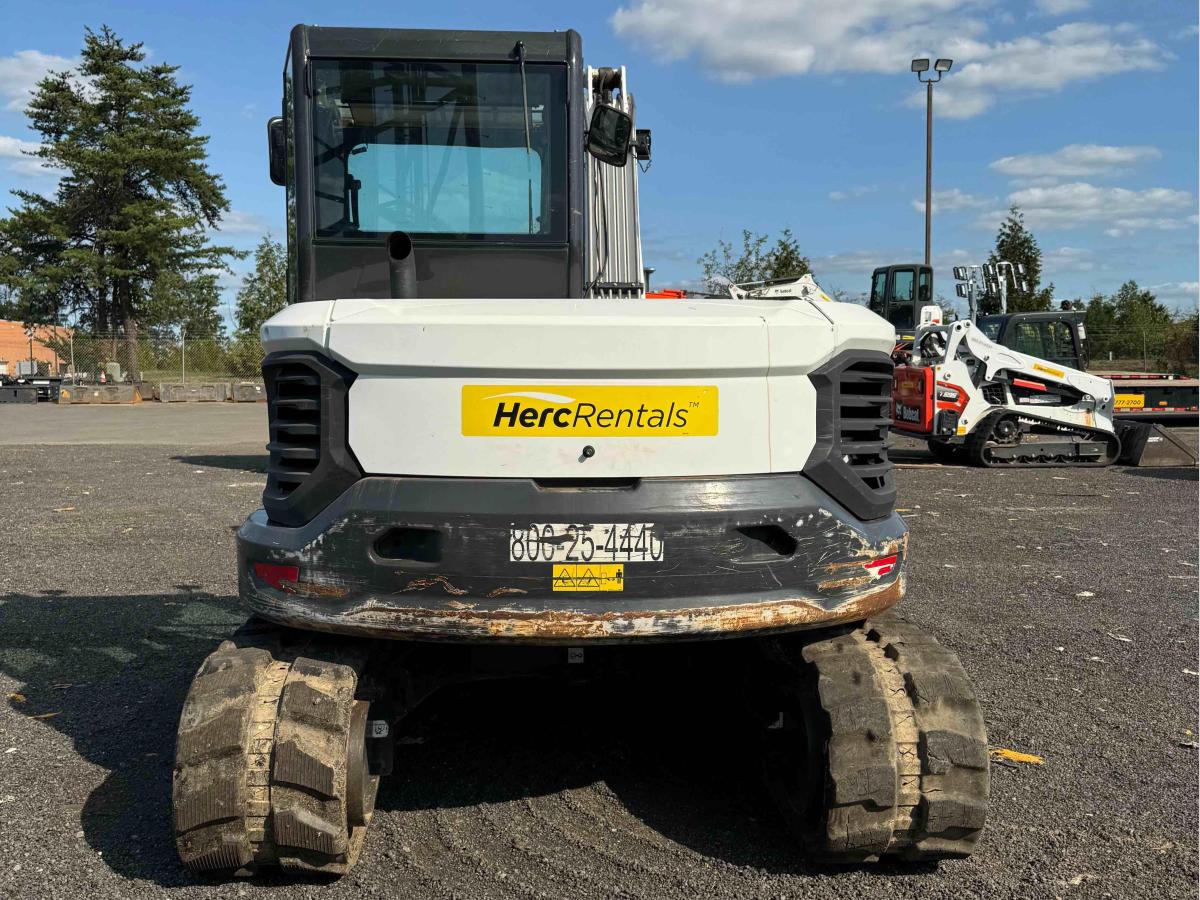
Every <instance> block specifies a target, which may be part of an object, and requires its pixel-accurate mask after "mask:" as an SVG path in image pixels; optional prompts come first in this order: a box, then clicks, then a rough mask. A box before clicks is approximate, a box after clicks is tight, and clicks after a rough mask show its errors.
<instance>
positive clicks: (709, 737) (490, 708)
mask: <svg viewBox="0 0 1200 900" xmlns="http://www.w3.org/2000/svg"><path fill="white" fill-rule="evenodd" d="M738 643H740V642H736V641H728V642H716V643H709V644H703V645H693V646H692V647H689V648H682V647H673V648H671V649H670V650H664V649H661V648H637V649H636V650H634V651H627V652H632V653H633V654H634V655H640V656H641V657H642V663H643V664H638V665H635V666H634V667H632V669H631V670H629V671H628V672H626V674H625V676H624V677H606V678H604V679H602V680H598V681H596V682H593V683H588V684H582V685H578V686H571V685H567V684H565V683H563V682H558V681H548V680H531V681H507V682H495V683H484V684H474V685H467V686H464V687H459V688H454V689H447V690H444V691H443V692H441V693H440V694H435V695H434V696H433V697H431V698H430V699H429V700H427V701H426V703H425V704H424V705H423V706H422V707H421V708H420V709H419V710H418V712H417V713H416V714H415V715H414V716H413V718H412V719H411V720H409V721H408V722H407V723H406V726H405V728H404V732H403V737H402V738H401V743H400V745H399V746H398V747H397V755H396V769H395V771H396V776H395V777H393V778H389V779H384V780H383V782H382V783H381V786H380V794H379V798H378V806H379V808H380V809H384V810H393V811H421V810H439V809H447V808H455V809H469V808H476V807H483V806H484V805H487V804H498V803H509V802H513V801H518V802H520V801H524V803H525V805H526V807H527V808H530V809H533V810H534V812H533V813H532V814H533V816H534V818H535V819H537V818H538V816H539V815H542V814H543V813H542V812H539V811H538V810H539V809H540V810H542V811H544V810H546V809H549V808H551V807H553V806H555V805H556V804H559V808H560V809H561V808H562V804H564V803H565V804H566V808H567V809H569V810H570V814H571V815H572V817H573V818H574V819H575V820H576V823H577V825H578V828H579V829H581V830H582V831H583V832H584V833H594V834H595V835H596V840H597V842H600V841H603V840H604V839H605V838H607V837H608V836H609V835H610V834H612V833H621V832H627V831H630V830H638V828H639V825H644V826H646V827H648V828H649V829H652V830H653V831H655V832H657V833H658V834H659V835H661V836H663V837H665V838H667V839H669V840H670V841H673V842H675V843H677V844H680V845H682V846H683V847H686V848H688V849H690V850H692V851H694V852H696V853H698V854H701V855H703V856H705V857H709V858H712V859H719V860H722V861H724V862H726V863H729V864H732V865H736V866H749V867H754V868H757V869H761V870H764V871H767V872H770V873H773V874H788V875H800V876H803V875H826V876H827V875H829V874H830V873H831V872H838V871H841V872H845V871H846V870H847V867H840V868H838V869H831V868H829V867H826V866H818V865H814V864H810V863H808V862H806V861H805V859H804V858H803V855H802V853H801V850H800V847H799V845H798V843H797V841H796V840H795V839H794V838H793V837H792V835H791V834H790V833H789V832H788V831H787V829H786V826H785V824H784V822H783V820H782V818H781V817H780V815H779V814H778V813H777V811H776V810H775V807H774V805H773V803H772V802H771V800H770V797H769V796H768V795H767V793H766V791H765V789H764V787H763V784H762V778H761V774H760V755H759V743H758V735H757V732H756V728H757V727H758V726H757V725H756V724H755V723H754V722H753V721H751V719H750V717H749V715H747V713H746V709H745V701H744V694H743V692H742V689H741V686H740V685H739V684H738V683H737V681H738V676H737V672H738V664H739V662H740V660H741V658H742V656H743V654H744V649H743V648H741V647H738V646H736V645H737V644H738ZM587 652H588V653H589V654H590V653H592V652H593V651H591V650H589V651H587ZM610 652H611V651H610ZM655 654H661V655H663V657H664V658H663V659H662V660H661V661H653V662H651V663H650V664H649V665H646V664H644V663H645V662H646V661H647V660H650V659H652V658H653V656H654V655H655ZM688 654H691V655H692V658H691V660H690V663H691V664H690V665H680V666H678V667H674V663H675V662H676V661H679V660H680V659H681V658H682V657H684V656H686V655H688ZM697 657H698V659H697ZM583 788H590V789H588V790H583V791H580V790H579V789H583ZM567 791H575V792H576V793H575V794H574V795H573V796H572V798H571V799H570V800H567V801H564V800H562V799H561V798H560V797H556V795H561V794H562V793H563V792H567ZM585 840H587V839H586V838H585ZM636 843H637V842H636V841H635V845H636ZM547 852H549V851H547ZM647 864H651V863H647ZM870 868H871V870H872V871H873V872H875V873H877V874H880V875H888V874H903V875H912V874H915V873H920V872H925V871H932V870H934V869H935V868H936V867H935V866H932V865H920V866H913V865H911V864H910V865H907V866H890V865H885V866H882V867H881V866H871V867H870Z"/></svg>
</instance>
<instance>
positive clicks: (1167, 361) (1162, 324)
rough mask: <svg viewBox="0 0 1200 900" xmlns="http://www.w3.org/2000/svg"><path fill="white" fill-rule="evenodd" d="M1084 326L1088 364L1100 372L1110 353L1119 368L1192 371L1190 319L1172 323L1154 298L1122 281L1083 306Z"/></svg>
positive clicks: (1193, 324) (1193, 340)
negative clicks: (1112, 290)
mask: <svg viewBox="0 0 1200 900" xmlns="http://www.w3.org/2000/svg"><path fill="white" fill-rule="evenodd" d="M1084 324H1085V326H1086V328H1087V334H1088V353H1089V355H1090V357H1091V360H1092V364H1093V366H1094V367H1095V368H1097V369H1103V368H1104V367H1105V364H1106V363H1107V362H1108V360H1109V356H1110V354H1111V356H1112V358H1113V359H1114V360H1115V361H1122V362H1124V363H1125V364H1137V363H1141V364H1142V365H1144V366H1150V367H1151V368H1153V367H1156V366H1157V367H1163V368H1167V369H1170V370H1171V371H1174V372H1190V371H1194V370H1195V366H1196V315H1195V314H1193V315H1191V316H1189V317H1187V318H1184V319H1182V320H1179V321H1175V320H1174V319H1173V317H1172V315H1171V311H1170V310H1169V309H1167V307H1166V306H1164V305H1163V304H1162V303H1159V302H1158V299H1157V298H1156V297H1155V296H1154V294H1153V293H1152V292H1151V291H1149V290H1146V289H1145V288H1142V287H1139V286H1138V284H1137V282H1136V281H1127V282H1125V283H1124V284H1123V285H1121V287H1120V288H1118V289H1117V292H1116V293H1115V294H1113V295H1112V296H1111V297H1105V296H1104V295H1102V294H1097V295H1096V296H1094V297H1092V299H1091V300H1090V301H1088V305H1087V313H1086V316H1085V318H1084Z"/></svg>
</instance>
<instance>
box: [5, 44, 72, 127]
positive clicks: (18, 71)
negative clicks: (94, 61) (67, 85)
mask: <svg viewBox="0 0 1200 900" xmlns="http://www.w3.org/2000/svg"><path fill="white" fill-rule="evenodd" d="M75 62H76V61H75V60H73V59H67V58H66V57H64V56H54V55H53V54H51V53H42V52H41V51H40V50H18V51H17V52H16V53H14V54H13V55H12V56H0V102H3V103H4V109H6V110H10V111H18V112H19V111H21V110H23V109H25V105H26V104H27V103H28V102H29V96H30V95H31V94H32V93H33V90H34V88H35V87H37V83H38V82H39V81H40V80H41V79H42V78H43V77H45V76H46V75H47V74H48V73H49V72H52V71H53V72H57V71H62V70H63V69H69V68H71V67H73V66H74V65H75Z"/></svg>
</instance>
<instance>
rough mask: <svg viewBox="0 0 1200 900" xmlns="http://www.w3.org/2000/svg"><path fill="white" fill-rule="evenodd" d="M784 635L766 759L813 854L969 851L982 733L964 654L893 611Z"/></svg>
mask: <svg viewBox="0 0 1200 900" xmlns="http://www.w3.org/2000/svg"><path fill="white" fill-rule="evenodd" d="M780 643H784V642H780ZM784 646H785V650H784V652H783V653H782V654H781V653H779V652H778V649H777V650H776V651H775V653H774V654H773V655H774V657H775V658H776V659H777V660H778V659H779V658H780V657H781V656H783V657H789V658H790V659H789V661H788V663H787V665H786V667H785V669H786V672H787V673H788V674H786V676H785V677H786V681H785V683H784V685H783V687H782V689H781V691H780V701H781V707H782V708H781V710H780V713H779V715H778V717H777V718H776V719H775V721H774V722H773V723H772V726H771V728H770V729H769V730H768V732H767V752H766V754H765V757H764V759H765V764H766V775H767V784H768V787H769V788H770V790H771V793H772V795H773V797H774V799H775V800H776V802H777V804H778V805H779V807H780V810H781V812H782V813H783V815H784V818H785V819H786V820H787V822H788V824H789V825H790V827H791V828H792V830H793V831H794V832H795V833H796V834H797V836H798V837H799V839H800V841H801V843H802V845H803V846H804V848H805V850H806V851H807V852H808V854H809V855H810V856H812V857H813V858H814V859H816V860H817V861H821V862H830V863H865V862H873V861H877V860H880V859H883V858H887V857H891V858H900V859H907V860H940V859H951V858H961V857H965V856H968V855H970V853H971V851H972V849H973V848H974V845H975V842H976V841H977V840H978V838H979V835H980V832H981V831H982V829H983V825H984V820H985V818H986V815H987V797H988V775H989V773H988V756H987V735H986V732H985V729H984V724H983V717H982V715H981V714H980V711H979V705H978V703H977V701H976V699H975V695H974V692H973V691H972V690H971V685H970V682H969V681H968V680H967V676H966V673H965V672H964V671H963V668H962V665H961V664H960V663H959V661H958V659H957V657H956V656H955V655H954V654H953V653H952V652H951V651H949V650H947V649H946V648H944V647H942V646H941V645H940V644H939V643H938V642H937V641H936V640H935V639H934V638H932V637H930V636H929V635H926V634H924V633H923V632H921V631H920V630H919V629H917V628H916V627H915V626H912V625H909V624H907V623H903V622H901V621H899V620H897V619H893V618H891V617H883V618H880V619H878V620H874V621H871V622H867V623H866V624H864V625H863V626H861V627H859V628H856V629H854V630H852V631H849V632H847V633H844V634H840V635H837V636H834V637H829V638H826V639H824V640H816V641H810V642H808V643H806V644H803V645H799V644H796V645H791V646H790V647H787V646H786V644H784Z"/></svg>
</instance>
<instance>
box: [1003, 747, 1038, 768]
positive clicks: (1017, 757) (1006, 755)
mask: <svg viewBox="0 0 1200 900" xmlns="http://www.w3.org/2000/svg"><path fill="white" fill-rule="evenodd" d="M991 754H992V758H993V759H1007V760H1008V761H1009V762H1019V763H1029V764H1030V765H1034V766H1040V765H1042V764H1043V763H1044V762H1045V760H1044V759H1042V758H1041V757H1040V756H1037V755H1035V754H1033V753H1021V752H1019V751H1017V750H1008V749H1005V748H1004V747H993V748H992V749H991Z"/></svg>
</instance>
